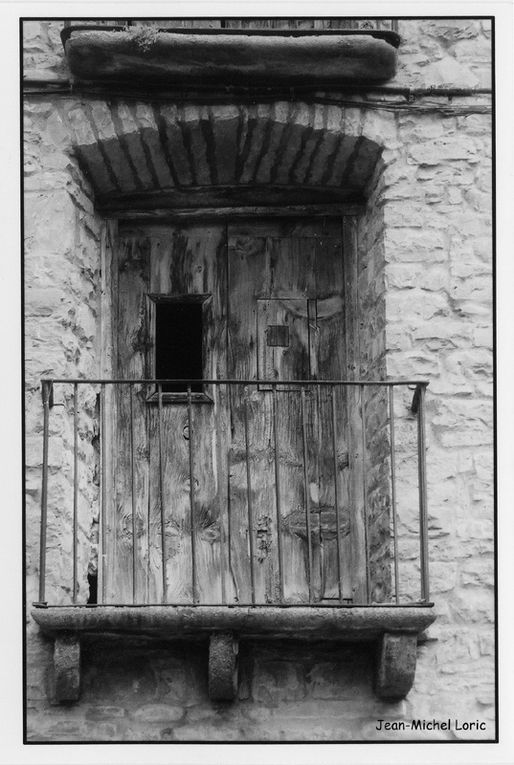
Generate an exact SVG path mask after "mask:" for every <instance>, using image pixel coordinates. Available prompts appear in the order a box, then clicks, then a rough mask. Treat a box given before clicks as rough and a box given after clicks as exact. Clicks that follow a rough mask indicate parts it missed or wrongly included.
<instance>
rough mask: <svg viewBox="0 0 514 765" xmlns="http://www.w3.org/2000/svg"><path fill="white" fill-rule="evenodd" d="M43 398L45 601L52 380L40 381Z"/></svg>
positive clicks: (41, 543)
mask: <svg viewBox="0 0 514 765" xmlns="http://www.w3.org/2000/svg"><path fill="white" fill-rule="evenodd" d="M41 395H42V398H43V474H42V476H41V528H40V531H39V602H40V603H44V602H45V589H46V526H47V522H48V431H49V419H50V406H51V402H52V398H53V391H52V382H51V381H50V380H43V382H42V383H41Z"/></svg>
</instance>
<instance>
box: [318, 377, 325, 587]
mask: <svg viewBox="0 0 514 765" xmlns="http://www.w3.org/2000/svg"><path fill="white" fill-rule="evenodd" d="M316 409H317V415H316V421H317V425H318V426H317V430H318V436H317V439H316V441H317V447H318V459H317V464H318V536H319V587H320V590H319V599H320V600H323V597H324V595H325V584H326V582H325V546H324V544H323V524H322V518H321V512H322V511H321V493H322V492H321V478H322V475H321V470H322V468H323V465H322V463H321V460H320V456H321V454H322V450H321V441H322V438H323V433H322V424H323V419H322V416H321V386H320V385H316Z"/></svg>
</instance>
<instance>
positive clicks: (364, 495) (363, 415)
mask: <svg viewBox="0 0 514 765" xmlns="http://www.w3.org/2000/svg"><path fill="white" fill-rule="evenodd" d="M359 391H360V405H361V430H362V433H361V435H362V502H363V515H364V547H365V557H366V603H367V604H369V602H370V592H371V587H370V562H369V543H368V508H367V499H368V498H367V484H366V412H365V400H364V392H365V386H364V385H359Z"/></svg>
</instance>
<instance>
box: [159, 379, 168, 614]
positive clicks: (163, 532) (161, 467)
mask: <svg viewBox="0 0 514 765" xmlns="http://www.w3.org/2000/svg"><path fill="white" fill-rule="evenodd" d="M157 396H158V402H159V412H158V415H159V418H158V424H157V427H158V434H159V507H160V511H161V556H162V601H163V603H166V602H167V600H168V579H167V576H166V525H165V518H164V496H163V492H164V463H163V451H164V447H163V432H162V383H158V384H157Z"/></svg>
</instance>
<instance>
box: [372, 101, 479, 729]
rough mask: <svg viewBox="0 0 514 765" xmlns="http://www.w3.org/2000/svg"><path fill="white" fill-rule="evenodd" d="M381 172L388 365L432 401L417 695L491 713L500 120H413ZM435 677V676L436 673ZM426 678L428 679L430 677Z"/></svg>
mask: <svg viewBox="0 0 514 765" xmlns="http://www.w3.org/2000/svg"><path fill="white" fill-rule="evenodd" d="M397 124H398V148H397V149H396V151H395V152H394V153H393V154H392V155H391V157H390V160H389V161H388V163H387V167H386V168H385V171H384V180H385V186H384V190H383V193H382V199H381V204H383V209H384V222H385V232H384V246H385V260H386V263H387V265H386V272H385V278H386V286H387V292H386V320H387V324H386V346H387V371H388V375H389V376H390V377H391V378H396V377H398V376H404V377H405V376H407V377H422V378H427V379H428V380H429V381H430V385H429V387H428V391H427V400H426V420H427V473H428V507H429V524H428V530H429V560H430V571H431V579H432V588H431V598H432V599H433V600H434V601H435V604H436V611H437V614H438V617H437V620H436V622H435V624H434V625H433V626H432V627H431V628H430V636H431V638H432V639H434V641H436V642H434V643H433V644H431V645H430V646H428V645H427V647H426V649H424V652H425V653H424V656H423V657H422V660H421V663H420V664H418V667H419V669H418V674H417V681H416V687H415V689H414V690H413V691H412V693H411V694H410V695H409V701H411V703H413V704H415V705H417V704H421V705H423V706H426V705H427V702H428V709H429V710H431V711H430V713H431V714H432V713H437V714H440V715H442V716H445V715H446V714H450V712H451V710H453V711H455V710H457V709H458V710H459V714H463V715H464V714H466V715H476V716H477V717H481V716H484V715H485V716H486V718H488V719H490V718H491V717H492V715H493V688H494V679H493V678H494V628H493V614H494V599H493V571H494V561H493V534H494V521H493V496H494V491H493V398H492V396H493V386H492V341H493V337H492V229H491V225H492V218H491V122H490V117H489V115H486V114H472V113H471V114H469V115H461V116H454V117H450V116H446V117H443V116H441V114H437V113H435V114H432V115H426V116H421V115H416V116H414V115H408V116H407V115H405V116H400V117H399V119H398V123H397ZM410 400H411V398H410V395H404V396H403V397H399V398H397V400H396V415H397V424H398V436H397V444H398V446H399V450H400V455H399V459H398V464H397V477H398V505H399V520H400V525H399V532H400V533H399V538H400V540H401V544H400V553H401V554H400V560H401V561H402V565H401V566H400V579H401V582H402V585H401V586H402V587H403V588H405V589H406V590H407V591H412V590H413V588H414V587H415V582H416V581H419V568H418V560H419V543H418V540H417V534H418V518H417V505H418V495H417V492H418V489H417V482H416V473H415V465H414V464H413V460H412V450H411V446H412V436H409V433H411V434H412V432H413V431H412V423H411V421H410V420H411V419H412V415H410V414H409V412H408V407H409V405H410ZM429 678H430V679H429ZM425 683H426V685H425Z"/></svg>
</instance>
